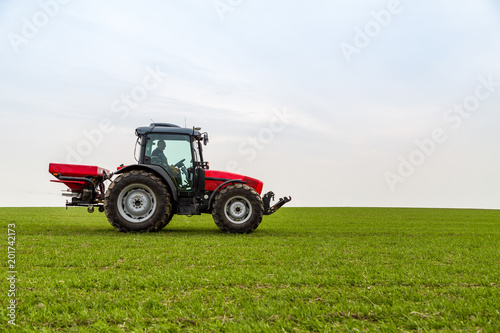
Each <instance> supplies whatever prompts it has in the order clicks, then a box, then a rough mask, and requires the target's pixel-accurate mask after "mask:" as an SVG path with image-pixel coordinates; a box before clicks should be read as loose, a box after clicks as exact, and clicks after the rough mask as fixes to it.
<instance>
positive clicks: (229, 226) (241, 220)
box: [212, 184, 264, 234]
mask: <svg viewBox="0 0 500 333" xmlns="http://www.w3.org/2000/svg"><path fill="white" fill-rule="evenodd" d="M263 214H264V204H263V203H262V198H261V197H260V195H259V194H258V193H257V192H256V191H255V190H254V189H253V188H251V187H250V186H247V185H244V184H235V185H230V186H227V187H225V188H223V189H222V190H221V191H220V192H219V193H218V194H217V196H216V197H215V202H214V205H213V208H212V216H213V218H214V221H215V224H216V225H217V226H218V227H219V229H220V230H222V231H223V232H226V233H238V234H248V233H251V232H252V231H254V230H255V229H256V228H257V227H258V226H259V224H260V222H261V221H262V215H263Z"/></svg>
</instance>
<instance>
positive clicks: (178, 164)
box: [174, 158, 186, 168]
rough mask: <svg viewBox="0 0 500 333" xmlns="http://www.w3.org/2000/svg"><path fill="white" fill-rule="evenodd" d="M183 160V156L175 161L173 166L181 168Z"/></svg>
mask: <svg viewBox="0 0 500 333" xmlns="http://www.w3.org/2000/svg"><path fill="white" fill-rule="evenodd" d="M185 160H186V159H185V158H183V159H182V160H180V161H179V162H177V163H175V164H174V166H175V167H176V168H181V167H182V166H183V165H184V163H183V162H184V161H185Z"/></svg>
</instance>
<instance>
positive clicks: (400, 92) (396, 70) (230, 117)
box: [0, 0, 500, 208]
mask: <svg viewBox="0 0 500 333" xmlns="http://www.w3.org/2000/svg"><path fill="white" fill-rule="evenodd" d="M499 31H500V4H499V3H498V1H494V0H476V1H451V0H443V1H430V0H418V1H417V0H401V1H398V0H389V1H387V0H385V1H367V0H363V1H336V0H330V1H326V0H317V1H311V2H303V1H301V2H299V1H296V2H294V1H284V0H274V1H263V0H251V1H250V0H216V1H214V0H176V1H174V0H168V1H140V2H139V1H123V0H122V1H117V0H111V1H95V0H86V1H78V0H72V1H68V0H64V1H63V0H41V1H22V2H21V1H14V0H3V1H1V2H0V50H1V53H0V73H1V75H0V115H1V119H2V120H1V123H2V130H1V132H0V133H1V134H0V138H1V139H2V143H3V144H2V162H3V163H2V164H1V166H0V171H1V174H2V175H3V181H2V185H3V186H2V187H1V190H0V199H1V200H0V206H63V205H64V202H65V198H63V197H62V196H61V195H60V191H61V190H64V189H65V188H64V186H62V185H60V184H53V183H50V182H49V180H50V179H51V175H50V174H49V173H48V164H49V163H50V162H60V163H65V162H71V163H80V164H91V165H99V166H101V167H105V168H108V169H110V170H116V167H117V166H118V165H120V164H121V163H124V164H131V163H135V160H134V146H135V140H136V137H135V135H134V130H135V128H136V127H139V126H145V125H148V124H149V123H150V122H151V120H154V121H156V122H170V123H175V124H178V125H181V126H184V125H187V126H188V127H191V126H201V127H202V128H203V130H204V131H207V132H208V133H209V135H210V144H209V145H208V146H207V148H206V152H205V157H206V159H207V160H208V161H210V166H211V169H216V170H228V171H237V172H239V173H242V174H246V175H249V176H253V177H256V178H259V179H261V180H262V181H264V191H268V190H273V191H274V192H275V193H276V195H277V196H278V197H279V196H284V195H291V196H292V197H293V201H292V202H291V203H290V205H291V206H292V205H293V206H386V207H399V206H404V207H450V208H451V207H471V208H498V207H499V205H500V173H499V170H500V156H499V151H500V149H499V148H500V130H499V124H500V61H499V59H500V37H499V36H500V34H499Z"/></svg>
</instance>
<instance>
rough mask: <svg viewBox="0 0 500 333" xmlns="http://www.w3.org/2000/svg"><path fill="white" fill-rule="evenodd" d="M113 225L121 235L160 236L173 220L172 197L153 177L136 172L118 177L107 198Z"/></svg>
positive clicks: (147, 173) (108, 211)
mask: <svg viewBox="0 0 500 333" xmlns="http://www.w3.org/2000/svg"><path fill="white" fill-rule="evenodd" d="M104 211H105V213H106V217H107V218H108V221H109V223H111V225H112V226H113V227H114V228H115V229H116V230H118V231H121V232H156V231H159V230H161V229H162V228H163V227H165V226H166V225H167V224H168V223H169V222H170V220H171V219H172V216H173V213H172V197H171V196H170V193H169V191H168V188H167V186H166V185H165V183H163V182H162V180H161V179H160V178H158V177H157V176H155V175H154V174H152V173H149V172H146V171H141V170H134V171H131V172H127V173H124V174H122V175H120V176H118V177H117V178H116V179H115V180H114V181H113V182H112V183H111V185H110V186H109V187H108V190H107V191H106V195H105V196H104Z"/></svg>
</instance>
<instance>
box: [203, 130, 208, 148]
mask: <svg viewBox="0 0 500 333" xmlns="http://www.w3.org/2000/svg"><path fill="white" fill-rule="evenodd" d="M207 143H208V133H205V134H203V144H204V145H205V146H206V145H207Z"/></svg>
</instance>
